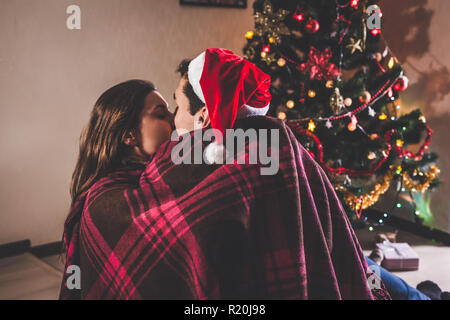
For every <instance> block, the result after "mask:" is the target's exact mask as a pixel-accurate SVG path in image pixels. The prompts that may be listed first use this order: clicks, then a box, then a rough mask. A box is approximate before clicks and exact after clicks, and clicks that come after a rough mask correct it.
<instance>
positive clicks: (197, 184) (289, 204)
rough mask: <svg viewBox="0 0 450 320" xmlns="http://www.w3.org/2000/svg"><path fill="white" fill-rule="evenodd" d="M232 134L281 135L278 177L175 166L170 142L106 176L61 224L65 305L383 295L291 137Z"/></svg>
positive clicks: (254, 168) (325, 183) (259, 120)
mask: <svg viewBox="0 0 450 320" xmlns="http://www.w3.org/2000/svg"><path fill="white" fill-rule="evenodd" d="M235 127H239V128H243V129H244V130H245V129H248V128H264V129H278V130H279V150H280V152H279V154H280V159H279V171H278V172H277V174H275V175H266V176H264V175H261V174H260V167H261V164H254V165H250V164H246V165H240V164H237V163H234V164H223V165H219V164H215V165H206V164H203V165H195V164H178V165H176V164H174V163H173V162H172V161H171V150H172V149H173V147H174V146H175V145H176V144H177V143H178V142H174V141H169V142H167V143H165V144H163V145H162V146H161V148H160V149H159V151H158V152H157V153H156V154H154V155H153V156H152V158H151V160H150V161H149V162H147V164H146V165H145V166H143V165H130V166H126V167H123V168H120V169H118V170H116V171H114V172H111V173H110V174H108V176H106V177H104V178H102V179H99V180H98V181H97V182H96V183H95V184H94V185H93V186H92V187H91V188H90V189H89V190H88V191H86V192H85V193H83V194H81V195H80V196H79V198H78V199H77V200H76V201H75V202H74V203H73V206H72V209H71V212H70V214H69V216H68V218H67V220H66V223H65V232H64V241H65V243H66V246H67V254H66V267H65V268H66V270H67V268H68V267H69V266H70V265H77V266H79V267H80V270H81V289H80V290H78V289H69V288H68V287H67V285H66V282H67V280H68V277H69V276H70V274H69V273H67V272H64V277H63V280H62V283H61V290H60V299H202V300H203V299H263V300H264V299H368V300H372V299H390V297H389V294H388V293H387V291H386V290H385V288H384V286H383V285H382V287H381V288H380V289H378V290H377V289H373V290H370V289H369V287H368V284H367V278H368V277H369V276H370V273H367V271H366V270H367V264H366V262H365V259H364V256H363V253H362V250H361V248H360V246H359V243H358V240H357V239H356V237H355V234H354V232H353V229H352V228H351V226H350V223H349V220H348V218H347V216H346V214H345V211H344V209H343V208H342V205H341V203H340V201H339V199H338V197H337V195H336V193H335V191H334V188H333V187H332V185H331V183H330V182H329V180H328V178H327V176H326V174H325V172H324V171H323V170H322V168H321V167H320V166H319V165H318V164H317V163H316V162H315V161H314V159H313V158H312V157H311V156H310V154H309V153H308V152H307V151H306V150H305V149H304V148H303V146H301V145H300V143H299V142H298V141H297V139H296V138H295V136H294V134H293V133H292V131H291V130H290V129H289V128H288V127H287V126H286V125H285V124H284V123H283V122H282V121H279V120H278V119H274V118H270V117H261V116H256V117H249V118H245V119H241V120H238V121H237V122H236V125H235ZM186 141H187V142H189V143H191V146H192V148H194V145H195V144H198V143H201V144H203V147H205V146H206V144H205V143H204V142H202V141H197V140H195V139H194V135H193V133H191V134H188V138H187V139H185V140H183V141H182V142H179V143H183V142H185V143H187V142H186ZM247 147H249V146H247ZM191 151H192V149H191ZM246 152H248V148H247V149H246ZM183 156H190V155H189V154H186V155H183Z"/></svg>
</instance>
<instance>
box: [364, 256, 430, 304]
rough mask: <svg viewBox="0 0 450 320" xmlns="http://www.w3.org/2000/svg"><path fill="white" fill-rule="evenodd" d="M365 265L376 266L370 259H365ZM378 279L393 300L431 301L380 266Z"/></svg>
mask: <svg viewBox="0 0 450 320" xmlns="http://www.w3.org/2000/svg"><path fill="white" fill-rule="evenodd" d="M366 261H367V264H368V265H369V267H370V266H373V265H376V266H378V265H377V264H376V263H375V262H374V261H373V260H372V259H370V258H369V257H366ZM378 267H379V268H380V277H381V280H382V281H383V283H384V285H385V286H386V289H387V291H388V292H389V294H390V295H391V297H392V299H393V300H431V299H430V298H429V297H428V296H426V295H425V294H423V293H422V292H420V291H419V290H417V289H414V288H413V287H411V286H409V285H408V284H407V283H406V282H405V280H403V279H401V278H400V277H397V276H396V275H394V274H392V273H390V272H389V271H387V270H386V269H384V268H383V267H381V266H378Z"/></svg>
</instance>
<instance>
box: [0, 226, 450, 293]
mask: <svg viewBox="0 0 450 320" xmlns="http://www.w3.org/2000/svg"><path fill="white" fill-rule="evenodd" d="M382 231H392V230H390V229H386V230H382ZM356 234H357V236H358V239H359V241H360V244H361V246H362V248H363V250H364V253H365V254H366V255H369V254H370V252H371V250H372V248H373V247H374V238H375V233H374V232H370V231H368V230H365V229H364V230H357V231H356ZM397 241H398V242H408V243H409V244H410V245H411V246H412V247H413V248H414V250H415V251H416V252H417V254H418V255H419V257H420V266H419V270H418V271H408V272H395V274H397V275H398V276H400V277H402V278H403V279H404V280H406V282H408V283H409V284H410V285H411V286H414V287H415V286H416V285H417V284H418V283H419V282H421V281H424V280H432V281H434V282H436V283H437V284H438V285H439V286H440V287H441V289H442V290H443V291H450V272H449V271H450V247H445V246H441V245H439V244H437V243H434V242H432V241H428V240H426V239H423V238H420V237H417V236H414V235H412V234H408V233H406V232H399V234H398V240H397ZM63 270H64V264H63V262H62V260H61V257H60V256H59V255H56V256H50V257H46V258H42V259H38V258H36V257H35V256H33V255H32V254H30V253H26V254H22V255H18V256H14V257H9V258H3V259H0V300H5V299H13V300H53V299H57V298H58V293H59V287H60V284H61V277H62V274H63Z"/></svg>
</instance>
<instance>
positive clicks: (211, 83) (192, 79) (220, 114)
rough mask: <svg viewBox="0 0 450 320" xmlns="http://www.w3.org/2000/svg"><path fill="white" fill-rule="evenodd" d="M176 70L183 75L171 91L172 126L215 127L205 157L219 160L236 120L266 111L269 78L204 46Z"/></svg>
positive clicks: (229, 53) (221, 51)
mask: <svg viewBox="0 0 450 320" xmlns="http://www.w3.org/2000/svg"><path fill="white" fill-rule="evenodd" d="M177 71H178V72H179V73H180V75H181V76H182V77H181V79H180V82H179V84H178V87H177V89H176V90H175V93H174V99H175V102H176V103H177V109H176V110H175V126H176V128H177V130H178V131H185V130H187V131H192V130H195V129H200V128H207V127H211V128H212V129H214V130H216V131H215V132H216V135H215V142H214V143H211V144H209V145H208V146H207V148H206V150H205V160H206V162H208V163H219V162H220V161H223V160H224V159H222V156H223V155H224V145H223V144H222V137H225V135H226V133H225V131H226V130H229V129H232V128H233V126H234V123H235V121H236V120H237V119H242V118H245V117H249V116H256V115H265V114H266V113H267V112H268V110H269V107H270V99H271V97H272V96H271V94H270V92H269V88H270V83H271V80H270V77H269V76H268V75H267V74H265V73H263V72H262V71H261V70H259V69H258V68H257V67H256V66H255V65H254V64H252V63H250V62H249V61H247V60H244V59H242V58H241V57H239V56H237V55H235V54H234V53H233V52H232V51H230V50H226V49H207V50H206V51H204V52H202V53H201V54H200V55H199V56H197V57H196V58H195V59H193V60H192V61H190V60H184V61H182V62H181V63H180V65H179V67H178V70H177Z"/></svg>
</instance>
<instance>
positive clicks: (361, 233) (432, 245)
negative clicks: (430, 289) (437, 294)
mask: <svg viewBox="0 0 450 320" xmlns="http://www.w3.org/2000/svg"><path fill="white" fill-rule="evenodd" d="M392 231H394V229H393V228H392V227H389V226H384V227H382V229H381V230H380V229H379V231H378V232H392ZM356 235H357V237H358V239H359V241H360V244H361V247H362V248H363V251H364V254H366V255H370V252H371V251H372V249H373V248H374V246H375V241H374V240H375V236H376V234H375V232H370V231H369V230H368V229H362V230H356ZM397 242H407V243H408V244H409V245H410V246H411V247H412V248H413V249H414V251H415V252H416V253H417V254H418V256H419V270H417V271H405V272H393V273H394V274H396V275H397V276H399V277H401V278H403V279H404V280H405V281H406V282H407V283H408V284H409V285H410V286H412V287H416V286H417V284H419V283H420V282H422V281H425V280H431V281H433V282H435V283H436V284H437V285H438V286H439V287H440V288H441V289H442V291H450V247H447V246H443V245H440V244H439V243H436V242H434V241H431V240H427V239H424V238H421V237H418V236H416V235H413V234H411V233H408V232H402V231H399V233H398V235H397Z"/></svg>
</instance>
